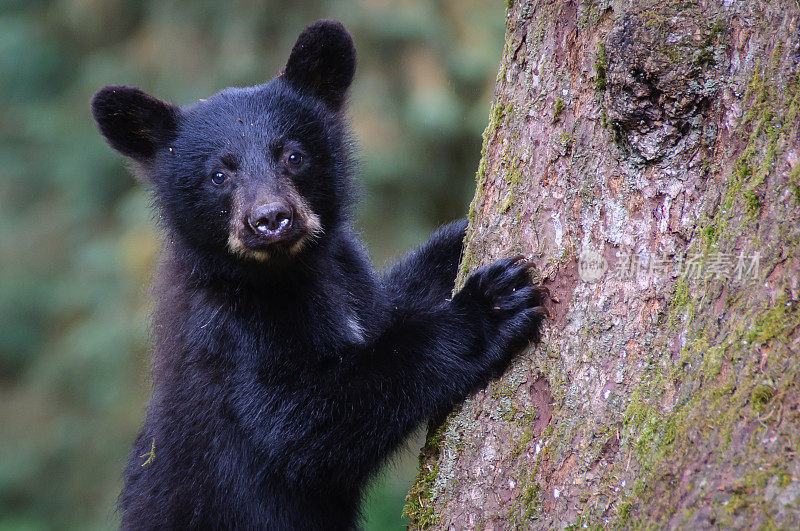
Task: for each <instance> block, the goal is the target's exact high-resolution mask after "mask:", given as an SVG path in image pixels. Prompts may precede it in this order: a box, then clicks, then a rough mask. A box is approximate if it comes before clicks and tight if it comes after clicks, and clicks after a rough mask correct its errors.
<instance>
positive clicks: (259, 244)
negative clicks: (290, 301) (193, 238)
mask: <svg viewBox="0 0 800 531" xmlns="http://www.w3.org/2000/svg"><path fill="white" fill-rule="evenodd" d="M313 221H314V222H315V223H313V224H310V223H307V222H304V220H302V219H295V220H294V223H292V226H291V227H289V228H288V229H287V228H285V229H282V230H280V231H275V230H258V228H256V230H252V228H251V227H245V226H240V227H238V228H237V229H236V230H233V231H231V233H230V234H229V236H228V245H227V247H228V251H229V252H231V253H232V254H234V255H236V256H238V257H240V258H246V259H251V260H258V261H262V262H263V261H267V260H269V259H271V258H275V257H279V256H283V257H292V256H295V255H297V254H298V253H299V252H300V251H301V250H303V248H305V247H306V246H307V245H308V244H310V243H311V242H313V241H314V240H316V239H317V238H318V237H319V236H320V235H321V234H322V228H321V226H320V224H319V219H318V218H317V216H313Z"/></svg>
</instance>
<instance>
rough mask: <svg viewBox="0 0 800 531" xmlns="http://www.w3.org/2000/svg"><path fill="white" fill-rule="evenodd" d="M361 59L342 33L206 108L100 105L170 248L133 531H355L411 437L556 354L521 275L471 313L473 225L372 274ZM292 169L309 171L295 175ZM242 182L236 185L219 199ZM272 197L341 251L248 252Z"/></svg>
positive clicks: (316, 35)
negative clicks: (357, 202)
mask: <svg viewBox="0 0 800 531" xmlns="http://www.w3.org/2000/svg"><path fill="white" fill-rule="evenodd" d="M348 43H350V40H349V36H347V34H346V32H345V31H344V29H343V28H342V27H341V25H339V24H338V23H333V22H320V23H317V24H315V25H313V26H311V27H310V28H309V29H308V30H306V31H305V32H304V33H303V35H302V36H301V37H300V39H299V42H298V44H297V45H295V48H294V50H293V52H292V58H291V59H290V61H289V66H291V65H292V63H293V62H294V61H298V63H297V66H298V68H297V70H295V69H294V68H288V67H287V70H286V74H284V75H283V76H279V77H277V78H275V79H274V80H272V81H270V82H269V83H266V84H264V85H261V86H257V87H252V88H246V89H226V90H224V91H222V92H221V93H219V94H217V95H215V96H212V97H211V98H209V99H208V100H207V101H200V102H198V103H196V104H194V105H191V106H188V107H183V108H175V107H172V106H170V105H169V104H164V103H162V102H158V100H155V99H153V98H151V97H149V96H147V95H144V93H141V92H139V91H136V90H135V89H125V90H120V88H118V87H117V88H105V89H102V90H101V91H100V92H99V93H98V95H97V96H96V97H95V99H94V100H93V112H94V116H95V118H96V119H97V121H98V124H99V127H100V130H101V132H102V133H103V134H104V135H105V136H106V138H107V139H108V141H109V142H110V144H111V145H112V147H114V148H115V149H117V150H119V151H120V152H122V153H123V154H126V155H129V156H132V157H134V158H136V159H137V160H139V161H140V162H142V164H140V166H141V168H140V169H141V171H143V172H145V173H146V176H147V178H148V180H149V181H150V182H151V183H152V186H153V191H154V196H155V199H156V204H157V206H158V208H159V210H160V212H161V214H162V217H161V218H162V220H163V225H164V230H165V250H164V259H163V262H162V264H161V267H160V272H159V276H158V282H157V294H158V305H157V309H156V311H155V314H154V318H153V329H154V340H155V349H154V354H153V356H154V362H153V383H154V391H153V397H152V399H151V401H150V403H149V405H148V409H147V418H146V421H145V424H144V427H143V428H142V431H141V433H140V435H139V437H138V438H137V440H136V442H135V444H134V447H133V450H132V452H131V456H130V460H129V463H128V466H127V468H126V470H125V479H126V483H125V487H124V489H123V492H122V494H121V496H120V508H121V511H122V527H123V528H125V529H183V528H195V529H220V528H228V529H351V528H353V527H354V526H356V525H357V521H358V515H359V503H360V499H361V496H362V494H363V491H364V486H365V484H366V483H367V481H368V479H369V478H370V475H371V474H372V473H373V472H375V470H376V469H377V468H378V467H379V466H380V465H381V463H383V462H384V461H385V460H386V458H387V457H388V456H389V455H391V453H392V452H393V451H394V450H395V449H396V448H398V446H399V445H400V444H401V443H402V442H403V440H404V439H405V438H406V436H407V435H408V434H409V433H410V432H411V431H412V430H414V428H415V427H417V426H419V425H420V423H421V422H423V421H425V420H426V419H429V418H431V417H434V416H437V415H440V414H442V413H443V412H445V411H447V410H448V409H449V408H451V407H452V406H453V405H454V404H455V403H456V402H458V401H459V400H461V399H462V398H464V397H465V396H466V395H467V394H468V393H469V392H470V391H472V390H474V389H477V388H480V387H482V386H484V385H486V383H487V382H488V381H489V379H491V378H492V377H494V376H496V375H497V374H499V373H500V372H502V371H503V369H504V368H505V367H506V365H507V364H508V362H509V361H510V359H511V357H512V355H513V353H514V352H515V351H517V350H519V349H520V348H521V347H523V346H525V345H527V344H528V342H529V341H535V340H536V339H537V335H538V329H539V325H540V323H541V321H542V319H543V316H544V313H545V311H544V309H543V308H542V307H541V306H542V304H543V300H544V296H545V294H544V292H543V290H542V289H539V288H534V287H533V286H531V283H530V278H529V274H528V271H527V268H526V264H525V263H524V262H523V261H521V260H520V259H518V258H511V259H506V260H501V261H499V262H496V263H495V264H492V265H490V266H487V267H483V268H481V269H479V270H478V271H477V272H475V273H474V274H473V275H472V276H471V277H470V278H469V279H468V280H467V282H466V285H465V286H464V288H463V289H462V290H461V291H459V292H458V293H457V294H455V296H452V298H451V291H452V289H453V283H454V279H455V276H456V271H457V268H458V262H459V257H460V254H461V248H462V240H463V238H464V231H465V228H466V222H465V221H458V222H455V223H453V224H451V225H448V226H445V227H443V228H442V229H440V230H439V231H437V232H436V233H435V234H434V235H433V237H432V238H431V239H430V241H429V242H428V243H426V244H425V245H424V246H422V247H421V248H419V249H417V250H416V251H414V252H412V253H410V254H409V255H408V256H406V257H405V258H404V259H402V260H401V261H400V262H399V263H398V264H397V265H395V266H394V267H392V268H391V269H390V270H389V271H388V272H387V273H385V274H383V275H380V274H377V273H376V272H374V270H373V269H372V267H371V266H370V263H369V260H368V257H367V254H366V252H365V251H364V249H363V247H362V245H361V243H360V242H359V240H358V239H357V237H356V235H355V234H354V233H353V231H352V229H351V221H350V220H351V215H350V212H349V206H350V203H351V197H352V187H351V168H352V161H351V142H350V137H349V133H348V130H347V127H346V124H345V122H344V121H343V119H342V118H341V116H340V113H339V112H338V111H339V109H338V108H337V105H338V104H339V103H341V101H342V99H343V98H344V95H345V91H346V89H347V86H348V85H349V83H350V80H351V79H352V68H353V65H354V61H355V56H354V54H353V53H352V52H350V51H348ZM349 49H350V50H351V49H352V44H349ZM343 51H344V52H346V53H343ZM342 58H343V59H344V60H343V61H340V59H342ZM301 66H302V68H300V67H301ZM301 71H303V72H305V71H307V72H305V73H301ZM319 79H329V80H332V81H331V83H330V84H327V83H326V82H322V83H320V82H319V81H318V80H319ZM287 146H288V147H287ZM293 150H294V151H293ZM290 151H291V152H293V153H294V152H298V153H302V154H303V159H302V160H303V163H302V164H300V165H297V166H292V167H290V166H288V165H287V164H286V162H285V161H286V153H288V152H290ZM223 171H224V173H225V174H226V175H230V177H229V179H228V180H227V181H226V184H224V185H220V186H217V185H215V184H213V183H212V182H211V181H210V180H209V175H212V174H215V173H216V172H223ZM267 189H268V190H269V191H270V193H271V194H273V195H275V194H278V195H279V194H280V193H282V192H281V190H284V191H285V190H296V191H297V192H298V193H299V194H300V195H301V196H302V198H303V200H304V201H305V202H307V204H308V205H309V206H310V208H311V210H312V211H313V213H314V214H316V215H318V216H319V219H320V222H321V225H322V234H321V235H318V237H316V238H315V239H312V240H310V241H309V242H308V244H307V245H305V246H303V247H302V248H301V249H299V250H297V251H296V252H288V251H285V250H284V251H282V252H275V253H274V254H270V257H269V259H263V260H262V259H255V258H253V257H252V256H250V255H237V254H234V253H232V252H231V251H230V249H229V247H227V246H228V245H229V241H228V239H229V237H230V234H231V232H230V231H231V230H233V229H231V227H234V228H236V227H240V224H239V221H238V220H237V219H231V214H230V213H231V212H232V210H235V207H236V202H237V201H239V202H240V203H241V202H242V201H245V202H246V201H251V200H250V199H247V198H251V197H256V196H257V195H258V193H261V192H263V191H264V190H267ZM253 256H255V255H253ZM152 447H154V449H155V451H154V456H155V457H154V458H153V459H151V460H149V461H148V457H149V456H147V455H146V454H148V452H150V450H151V448H152ZM142 456H145V457H142Z"/></svg>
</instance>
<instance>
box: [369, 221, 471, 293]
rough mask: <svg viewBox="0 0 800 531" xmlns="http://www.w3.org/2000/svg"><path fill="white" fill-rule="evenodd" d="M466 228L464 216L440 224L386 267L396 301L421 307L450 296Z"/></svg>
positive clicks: (387, 283) (387, 282)
mask: <svg viewBox="0 0 800 531" xmlns="http://www.w3.org/2000/svg"><path fill="white" fill-rule="evenodd" d="M466 230H467V220H466V219H460V220H458V221H454V222H452V223H449V224H447V225H443V226H442V227H440V228H439V229H438V230H437V231H436V232H435V233H433V235H432V236H431V237H430V239H429V240H428V241H427V242H426V243H425V244H423V245H422V246H420V247H419V248H417V249H415V250H413V251H411V252H409V253H408V254H407V255H405V256H404V257H403V258H402V259H401V260H400V261H398V262H397V263H396V264H394V265H393V266H392V267H391V268H390V269H389V271H388V272H387V273H386V275H385V277H384V280H385V282H386V287H387V288H388V290H389V292H390V293H391V295H392V297H393V299H394V300H395V302H396V303H402V304H403V305H408V306H410V307H413V308H422V307H429V306H431V305H435V304H439V303H441V302H443V301H445V300H446V299H449V298H450V297H451V296H452V293H453V285H454V283H455V279H456V274H457V273H458V264H459V262H460V260H461V251H462V248H463V244H464V233H465V232H466Z"/></svg>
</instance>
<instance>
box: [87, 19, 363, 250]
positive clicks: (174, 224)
mask: <svg viewBox="0 0 800 531" xmlns="http://www.w3.org/2000/svg"><path fill="white" fill-rule="evenodd" d="M355 64H356V55H355V49H354V47H353V41H352V39H351V37H350V35H349V34H348V33H347V31H346V30H345V29H344V27H343V26H342V25H341V24H340V23H338V22H334V21H325V20H323V21H319V22H317V23H315V24H312V25H311V26H309V27H308V28H306V29H305V30H304V31H303V33H302V34H301V35H300V37H299V38H298V39H297V43H296V44H295V45H294V48H293V49H292V52H291V54H290V57H289V60H288V61H287V63H286V66H285V67H284V69H283V71H282V73H281V74H279V75H278V76H277V77H275V78H274V79H272V80H271V81H269V82H267V83H265V84H263V85H259V86H255V87H248V88H228V89H225V90H223V91H222V92H219V93H218V94H215V95H214V96H211V97H209V98H207V99H203V100H199V101H198V102H196V103H194V104H192V105H188V106H185V107H179V106H177V105H173V104H171V103H167V102H164V101H161V100H158V99H156V98H154V97H152V96H150V95H148V94H146V93H144V92H142V91H141V90H139V89H136V88H132V87H127V86H107V87H104V88H102V89H101V90H99V91H98V92H97V94H95V96H94V98H93V99H92V114H93V116H94V119H95V120H96V121H97V124H98V127H99V129H100V132H101V133H102V134H103V136H104V137H105V138H106V140H107V141H108V143H109V144H110V145H111V147H113V148H114V149H115V150H117V151H118V152H119V153H121V154H123V155H125V156H126V157H129V158H130V159H131V160H133V161H134V163H135V165H136V170H137V174H138V175H139V176H140V178H141V179H143V180H144V181H145V182H147V183H148V184H149V185H150V186H151V187H152V189H153V192H154V196H155V200H156V205H157V207H158V208H159V209H160V210H161V214H162V219H163V222H164V224H165V226H166V229H167V230H168V231H169V232H170V233H172V234H174V235H175V236H177V237H178V238H180V239H182V240H183V241H184V242H186V244H188V246H189V247H190V248H192V249H196V250H197V251H199V252H201V253H204V254H207V255H211V256H216V257H220V256H226V257H234V258H235V259H236V260H244V261H247V262H253V261H256V262H262V263H263V262H271V261H279V262H280V261H286V259H290V258H292V257H297V256H298V255H299V254H301V253H303V252H305V250H307V249H310V248H314V247H315V246H316V245H318V242H319V241H320V240H321V239H323V238H324V237H325V234H326V232H327V231H329V230H333V229H335V228H336V226H337V225H338V224H340V223H341V222H342V221H343V220H344V219H346V212H347V209H348V205H349V203H350V196H351V191H350V166H351V144H352V142H351V141H350V137H349V132H348V128H347V124H346V121H345V120H344V118H343V106H344V103H345V98H346V95H347V89H348V87H349V86H350V83H351V82H352V80H353V74H354V72H355Z"/></svg>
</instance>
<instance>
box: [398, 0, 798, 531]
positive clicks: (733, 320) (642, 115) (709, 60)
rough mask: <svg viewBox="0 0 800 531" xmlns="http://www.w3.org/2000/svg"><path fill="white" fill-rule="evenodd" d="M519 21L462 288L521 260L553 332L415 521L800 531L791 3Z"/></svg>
mask: <svg viewBox="0 0 800 531" xmlns="http://www.w3.org/2000/svg"><path fill="white" fill-rule="evenodd" d="M508 3H509V9H508V13H507V19H506V46H505V51H504V53H503V58H502V63H501V67H500V72H499V74H498V77H497V87H496V91H495V98H494V102H493V105H492V111H491V118H490V123H489V126H488V127H487V129H486V132H485V135H484V153H483V156H482V160H481V162H480V167H479V169H478V174H477V190H476V193H475V199H474V202H473V204H472V207H471V212H470V228H469V231H468V235H467V245H466V248H465V253H464V256H463V264H462V266H463V267H462V272H461V275H460V281H463V278H464V276H465V275H466V274H467V273H468V272H469V271H472V270H474V269H475V268H476V267H478V266H480V265H483V264H487V263H489V262H491V261H493V260H495V259H498V258H501V257H503V256H507V255H510V254H513V253H524V254H526V255H529V256H531V257H532V258H533V260H534V261H535V263H536V264H537V265H538V272H537V275H538V277H539V279H540V280H542V282H543V283H544V284H545V285H547V286H548V287H549V288H550V290H551V292H552V295H553V301H552V305H551V311H552V319H551V320H550V321H549V323H548V326H547V330H546V333H545V337H544V340H543V342H542V344H541V345H540V346H538V347H537V348H534V349H529V351H527V352H526V353H524V354H523V355H522V356H521V357H520V358H519V359H518V360H517V361H516V362H515V363H514V364H513V366H512V367H511V369H509V371H508V372H507V373H506V374H505V375H504V376H503V377H502V378H501V379H500V380H498V381H496V382H493V383H492V384H491V385H490V386H489V387H488V388H487V389H486V390H483V391H481V392H478V393H477V394H475V395H474V396H472V397H470V398H469V399H468V400H467V401H466V402H465V403H464V404H463V406H461V407H460V408H459V410H458V411H456V412H454V413H453V414H452V415H450V417H449V418H448V419H447V420H446V421H445V423H444V424H443V425H442V426H440V427H439V428H438V429H435V430H432V432H431V433H430V434H429V438H428V442H427V444H426V446H425V448H423V452H422V456H421V458H420V473H419V476H418V478H417V481H416V482H415V484H414V486H413V488H412V490H411V492H410V493H409V496H408V500H407V506H406V514H407V515H408V516H409V517H410V519H411V522H412V527H413V528H425V527H434V528H443V529H444V528H454V529H462V528H468V529H476V528H481V529H510V528H564V527H567V526H574V525H577V526H580V527H585V525H584V524H587V525H588V526H592V527H594V526H601V527H651V526H654V527H664V526H666V527H673V528H674V527H680V528H687V529H692V528H707V527H715V526H735V527H750V526H754V527H755V526H758V527H760V526H767V527H776V526H777V527H779V528H795V529H797V528H800V455H799V454H798V451H799V449H798V445H800V326H799V325H800V312H798V310H797V305H798V304H799V303H800V301H798V299H800V280H799V279H800V252H799V251H800V125H799V123H798V122H800V118H798V110H799V109H800V28H799V27H798V18H799V17H798V16H799V14H800V2H798V1H797V0H779V1H771V2H770V1H759V0H724V1H723V0H720V1H717V2H714V1H701V2H687V1H676V0H659V1H649V0H648V1H645V0H606V1H591V0H581V1H556V0H549V1H548V0H528V1H525V0H512V1H509V2H508Z"/></svg>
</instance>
